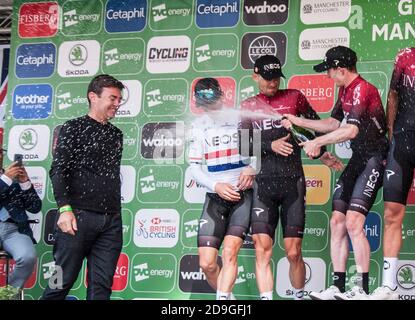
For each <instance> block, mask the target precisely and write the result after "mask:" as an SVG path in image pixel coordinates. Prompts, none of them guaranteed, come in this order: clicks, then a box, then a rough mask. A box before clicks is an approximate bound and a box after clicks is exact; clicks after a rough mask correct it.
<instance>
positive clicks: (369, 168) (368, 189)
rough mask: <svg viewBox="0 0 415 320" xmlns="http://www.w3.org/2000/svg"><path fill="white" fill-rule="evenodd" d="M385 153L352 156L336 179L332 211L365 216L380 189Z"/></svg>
mask: <svg viewBox="0 0 415 320" xmlns="http://www.w3.org/2000/svg"><path fill="white" fill-rule="evenodd" d="M385 158H386V153H385V154H383V153H379V154H375V155H372V156H367V157H362V156H360V155H359V154H353V156H352V158H351V159H350V160H349V163H348V164H347V166H346V168H345V169H344V171H343V173H342V174H341V176H340V178H339V179H338V181H337V183H336V186H335V187H334V193H333V211H334V210H336V211H340V212H342V213H344V214H346V213H347V211H348V210H352V211H357V212H360V213H361V214H363V215H365V216H367V214H368V213H369V210H370V208H371V207H372V205H373V203H374V202H375V199H376V195H377V192H378V190H379V189H380V187H382V182H383V173H384V170H385Z"/></svg>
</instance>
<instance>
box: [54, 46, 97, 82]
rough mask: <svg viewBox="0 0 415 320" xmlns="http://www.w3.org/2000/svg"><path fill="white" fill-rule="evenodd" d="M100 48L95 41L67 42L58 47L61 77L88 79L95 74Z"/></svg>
mask: <svg viewBox="0 0 415 320" xmlns="http://www.w3.org/2000/svg"><path fill="white" fill-rule="evenodd" d="M100 50H101V46H100V44H99V42H98V41H96V40H84V41H67V42H63V43H62V44H61V45H60V47H59V59H58V73H59V75H60V76H61V77H90V76H93V75H95V74H96V73H97V71H98V68H99V56H100Z"/></svg>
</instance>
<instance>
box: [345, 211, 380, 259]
mask: <svg viewBox="0 0 415 320" xmlns="http://www.w3.org/2000/svg"><path fill="white" fill-rule="evenodd" d="M381 230H382V220H381V218H380V215H379V214H378V213H377V212H373V211H370V212H369V214H368V215H367V217H366V220H365V225H364V227H363V231H364V233H365V235H366V238H367V240H368V242H369V246H370V251H371V252H375V251H377V250H378V249H379V247H380V234H381ZM349 249H350V251H353V246H352V242H351V241H350V238H349Z"/></svg>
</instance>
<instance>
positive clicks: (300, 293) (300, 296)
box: [293, 288, 304, 300]
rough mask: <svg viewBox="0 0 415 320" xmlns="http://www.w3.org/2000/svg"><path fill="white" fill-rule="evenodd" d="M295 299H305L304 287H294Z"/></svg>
mask: <svg viewBox="0 0 415 320" xmlns="http://www.w3.org/2000/svg"><path fill="white" fill-rule="evenodd" d="M293 293H294V300H303V298H304V288H301V289H296V288H293Z"/></svg>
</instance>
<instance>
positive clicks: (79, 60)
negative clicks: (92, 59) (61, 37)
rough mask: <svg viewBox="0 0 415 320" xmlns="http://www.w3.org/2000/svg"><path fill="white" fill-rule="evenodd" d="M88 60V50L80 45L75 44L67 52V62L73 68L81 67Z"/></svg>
mask: <svg viewBox="0 0 415 320" xmlns="http://www.w3.org/2000/svg"><path fill="white" fill-rule="evenodd" d="M87 59H88V50H87V49H86V48H85V46H83V45H82V44H77V45H75V46H73V47H72V49H71V51H69V61H70V63H72V64H73V65H74V66H81V65H83V64H84V63H85V61H86V60H87Z"/></svg>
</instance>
